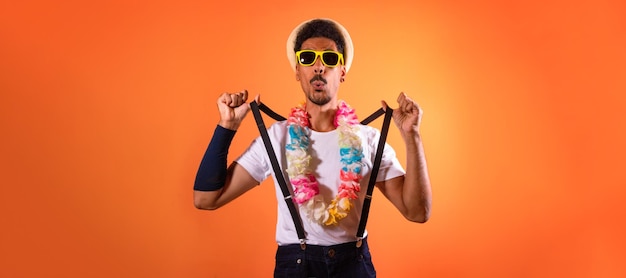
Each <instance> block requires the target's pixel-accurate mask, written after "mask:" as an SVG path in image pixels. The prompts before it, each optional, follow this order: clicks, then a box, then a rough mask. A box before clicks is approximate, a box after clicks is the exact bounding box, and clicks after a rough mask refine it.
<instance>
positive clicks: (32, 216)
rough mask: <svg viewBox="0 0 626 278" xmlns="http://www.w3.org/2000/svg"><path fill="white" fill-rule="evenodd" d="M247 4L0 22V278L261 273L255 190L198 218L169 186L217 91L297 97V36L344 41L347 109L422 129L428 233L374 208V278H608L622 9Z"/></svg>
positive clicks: (36, 7) (16, 15)
mask: <svg viewBox="0 0 626 278" xmlns="http://www.w3.org/2000/svg"><path fill="white" fill-rule="evenodd" d="M18 2H19V3H18ZM260 2H262V1H254V2H253V1H251V2H250V3H245V2H239V1H230V3H229V4H225V3H219V4H213V3H207V1H171V2H159V1H101V2H100V3H97V2H91V1H13V2H9V1H5V2H3V3H2V5H1V6H2V7H1V8H0V91H1V96H0V123H1V125H0V128H1V130H2V137H1V138H2V139H1V144H0V162H1V165H0V166H1V168H0V174H1V175H0V184H1V186H2V187H1V191H0V215H1V225H2V226H1V228H0V256H1V258H0V276H1V277H268V276H271V273H272V269H273V256H274V252H275V242H274V221H275V215H276V212H275V208H274V206H275V202H276V201H275V200H274V197H273V196H274V195H273V188H272V186H271V184H269V183H263V184H262V186H260V187H259V188H257V189H255V190H253V191H251V192H249V193H248V194H246V195H245V196H243V197H242V198H241V199H238V200H236V201H235V202H233V203H231V204H229V205H228V206H227V207H224V208H223V209H221V210H218V211H215V212H207V211H198V210H195V209H194V208H193V205H192V190H191V188H192V184H193V180H194V176H195V172H196V169H197V165H198V164H199V161H200V159H201V156H202V154H203V152H204V149H205V147H206V145H207V143H208V141H209V139H210V137H211V133H212V130H213V128H214V126H215V124H216V123H217V120H218V115H217V112H216V111H215V99H216V98H217V96H218V95H219V94H220V93H222V92H226V91H238V90H242V89H248V90H249V91H250V92H251V93H252V94H261V96H262V100H263V102H265V103H266V104H268V105H269V106H271V107H272V108H274V109H276V110H278V111H282V114H285V113H287V111H288V110H287V109H288V108H289V107H291V106H293V105H295V104H296V103H297V102H299V101H300V100H302V94H301V91H300V89H299V86H298V83H297V82H296V81H295V79H294V75H293V73H292V71H291V70H290V68H289V66H288V62H287V60H286V58H285V50H284V45H285V40H286V37H287V35H288V34H289V32H290V31H291V29H292V28H293V27H294V26H295V25H297V24H298V23H300V22H301V21H303V20H305V19H309V18H312V17H331V18H334V19H337V20H338V21H340V22H341V23H342V24H343V25H344V26H346V27H347V28H348V29H349V30H350V32H351V35H352V37H353V40H354V43H355V46H356V49H355V50H356V56H355V61H354V64H353V67H352V69H351V71H350V72H349V74H348V76H347V81H346V83H344V85H343V87H342V88H341V91H340V94H341V96H342V98H344V99H346V100H348V101H349V102H350V103H351V104H352V105H353V106H354V107H355V108H356V109H357V112H360V114H361V115H362V116H365V115H366V114H368V113H370V112H372V111H374V110H375V109H377V108H378V107H379V106H380V102H379V100H381V99H385V100H387V101H388V102H390V103H395V97H396V96H397V94H398V93H399V92H400V91H405V92H407V93H408V94H409V95H410V96H411V97H413V98H414V99H415V100H417V101H418V102H419V103H420V105H421V106H422V107H423V109H424V111H425V114H424V118H423V126H422V133H423V137H424V142H425V147H426V151H427V158H428V162H429V167H430V174H431V178H432V184H433V191H434V206H433V213H432V218H431V220H430V221H429V222H428V223H426V224H424V225H419V224H413V223H409V222H407V221H405V220H404V219H402V217H401V216H400V214H399V213H398V212H396V211H395V210H394V209H393V208H392V207H391V205H390V204H389V202H388V201H386V200H385V199H384V198H383V197H382V195H380V193H379V194H377V195H376V194H375V198H374V203H373V209H372V215H371V218H370V221H369V230H370V235H371V237H370V242H371V248H372V252H373V259H374V263H375V265H376V267H377V270H378V273H379V276H380V277H409V276H410V277H413V276H416V275H419V276H420V277H624V276H626V269H625V267H624V263H625V262H626V251H624V250H626V240H625V239H624V238H625V237H624V234H625V233H626V229H625V228H624V227H623V225H624V219H625V217H626V213H625V211H626V210H625V209H624V206H623V204H622V203H623V201H624V198H625V197H626V196H625V194H624V193H625V189H624V186H625V185H626V178H625V176H624V170H623V167H624V165H625V163H624V157H625V155H626V147H625V146H624V142H625V141H626V121H625V120H626V117H625V116H624V110H625V106H626V97H625V96H624V93H625V92H626V81H625V80H626V70H625V69H626V67H625V66H624V65H626V54H625V53H626V52H625V51H624V50H625V49H626V40H625V36H624V33H625V32H626V21H625V18H626V7H625V5H624V4H623V3H624V2H623V1H517V2H518V3H508V1H493V0H492V1H446V3H433V2H435V1H382V2H378V3H376V4H370V3H366V2H363V1H334V2H323V1H316V2H310V1H309V2H302V1H282V2H281V1H269V2H265V3H264V4H260ZM545 2H549V3H545ZM375 124H380V122H377V123H375ZM255 136H257V132H256V131H255V126H254V124H253V121H252V119H251V117H250V118H249V119H247V120H246V122H245V123H244V125H243V127H242V128H241V130H240V132H239V133H238V134H237V137H236V139H235V142H234V146H233V147H232V149H231V154H232V155H237V154H239V153H240V152H241V151H242V150H243V149H244V148H245V147H246V145H247V144H248V143H249V142H250V141H251V140H252V139H253V138H254V137H255ZM390 136H391V137H390V139H389V140H390V143H391V144H392V145H394V146H395V147H396V149H398V150H399V152H400V156H401V159H402V160H404V155H403V154H402V152H401V150H402V142H401V139H400V137H399V134H398V133H397V131H396V130H392V132H391V134H390Z"/></svg>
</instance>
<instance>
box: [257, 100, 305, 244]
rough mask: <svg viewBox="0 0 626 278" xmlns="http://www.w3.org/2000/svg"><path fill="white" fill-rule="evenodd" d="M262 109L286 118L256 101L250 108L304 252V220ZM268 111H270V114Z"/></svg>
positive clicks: (272, 114)
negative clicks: (278, 156)
mask: <svg viewBox="0 0 626 278" xmlns="http://www.w3.org/2000/svg"><path fill="white" fill-rule="evenodd" d="M261 107H263V112H265V113H267V114H268V115H270V116H272V117H273V116H278V117H279V119H276V118H274V119H276V120H281V118H282V120H285V118H283V117H281V116H280V115H278V114H276V113H274V111H272V110H271V109H269V108H268V107H267V106H265V105H263V104H261V105H257V103H256V101H253V102H251V103H250V108H252V114H254V120H255V121H256V125H257V127H258V128H259V132H260V133H261V138H262V139H263V144H264V145H265V150H266V151H267V154H268V156H269V157H270V162H271V163H272V169H273V170H274V177H276V181H278V184H279V185H280V190H281V191H282V192H283V197H284V199H285V203H287V208H289V213H290V214H291V218H293V223H294V224H295V226H296V232H297V233H298V238H299V239H300V246H301V247H302V250H304V249H305V248H306V245H305V241H306V235H305V233H304V227H302V219H301V218H300V215H299V214H298V210H297V209H296V206H295V204H294V203H293V201H292V200H291V193H290V192H289V187H287V182H286V181H285V176H284V175H283V171H282V170H281V169H280V166H279V165H278V159H276V153H275V152H274V148H272V142H270V137H269V136H268V135H267V128H266V127H265V123H264V122H263V118H262V117H261V112H259V108H261ZM266 110H267V111H270V113H268V112H267V111H266Z"/></svg>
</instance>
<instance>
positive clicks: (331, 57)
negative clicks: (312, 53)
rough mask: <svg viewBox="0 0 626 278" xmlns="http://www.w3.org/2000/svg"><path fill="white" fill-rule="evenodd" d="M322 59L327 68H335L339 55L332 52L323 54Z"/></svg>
mask: <svg viewBox="0 0 626 278" xmlns="http://www.w3.org/2000/svg"><path fill="white" fill-rule="evenodd" d="M322 59H324V63H325V64H327V65H329V66H336V65H337V64H339V55H337V53H334V52H324V54H322Z"/></svg>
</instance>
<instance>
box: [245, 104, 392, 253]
mask: <svg viewBox="0 0 626 278" xmlns="http://www.w3.org/2000/svg"><path fill="white" fill-rule="evenodd" d="M250 108H251V109H252V114H253V115H254V120H255V121H256V124H257V127H258V128H259V133H261V139H262V140H263V144H264V145H265V150H266V151H267V154H268V156H269V158H270V162H271V164H272V170H273V171H274V176H275V177H276V181H278V185H279V186H280V190H281V191H282V193H283V197H284V199H285V203H287V208H289V213H290V214H291V218H293V223H294V225H295V227H296V232H297V233H298V238H299V239H300V247H301V248H302V250H304V249H305V248H306V234H305V232H304V228H303V227H302V219H301V218H300V214H299V213H298V210H297V209H296V206H295V204H294V202H293V200H292V197H291V193H290V192H289V187H288V186H287V182H286V181H285V176H284V175H283V172H282V170H281V169H280V166H279V165H278V159H277V158H276V153H275V152H274V149H273V147H272V142H271V141H270V138H269V135H268V134H267V128H266V127H265V123H264V122H263V118H262V117H261V112H260V111H263V112H265V114H267V115H268V116H270V117H271V118H273V119H274V120H277V121H284V120H286V119H285V118H284V117H282V116H280V115H279V114H277V113H276V112H274V111H272V110H271V109H270V108H269V107H267V106H265V105H264V104H263V103H261V104H257V103H256V101H253V102H251V103H250ZM383 114H385V118H384V121H383V127H382V129H381V132H380V140H379V141H378V147H377V149H376V156H375V157H374V164H373V166H372V169H373V171H372V173H371V175H370V180H369V183H368V185H367V192H366V195H365V200H364V201H363V209H362V211H361V219H360V222H359V227H358V230H357V234H356V237H357V247H361V240H362V239H363V233H364V232H365V225H366V224H367V217H368V215H369V211H370V205H371V203H372V194H373V192H374V186H375V184H376V178H377V177H378V169H380V163H381V161H382V157H383V150H384V148H385V142H386V140H387V133H388V132H389V125H390V123H391V116H392V114H393V109H391V108H390V107H387V111H385V110H383V109H382V108H381V109H378V110H377V111H376V112H374V113H373V114H372V115H370V116H369V117H367V118H365V119H364V120H363V121H361V124H363V125H367V124H369V123H370V122H372V121H374V120H376V119H377V118H378V117H380V116H381V115H383Z"/></svg>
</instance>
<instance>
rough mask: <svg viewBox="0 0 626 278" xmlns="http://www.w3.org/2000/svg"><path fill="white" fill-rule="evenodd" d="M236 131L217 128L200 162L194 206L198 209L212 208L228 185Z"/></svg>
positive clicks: (195, 184)
mask: <svg viewBox="0 0 626 278" xmlns="http://www.w3.org/2000/svg"><path fill="white" fill-rule="evenodd" d="M234 136H235V131H234V130H230V129H226V128H223V127H222V126H217V127H216V128H215V132H214V133H213V138H212V139H211V142H210V143H209V146H208V148H207V150H206V152H205V154H204V156H203V158H202V162H200V167H199V168H198V172H197V174H196V180H195V183H194V187H193V189H194V204H195V205H196V207H198V208H209V209H210V208H211V207H213V206H214V203H215V202H216V200H217V199H218V198H219V196H220V195H221V191H222V190H223V188H224V185H225V184H226V180H227V178H228V171H227V169H226V164H227V157H228V149H229V147H230V143H231V142H232V139H233V137H234Z"/></svg>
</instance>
